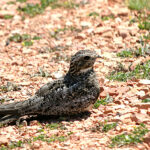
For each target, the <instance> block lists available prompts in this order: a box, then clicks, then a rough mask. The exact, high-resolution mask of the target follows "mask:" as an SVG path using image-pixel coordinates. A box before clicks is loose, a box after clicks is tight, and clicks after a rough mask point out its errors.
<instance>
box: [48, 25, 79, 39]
mask: <svg viewBox="0 0 150 150" xmlns="http://www.w3.org/2000/svg"><path fill="white" fill-rule="evenodd" d="M66 31H71V32H81V31H82V30H81V29H78V28H76V27H73V26H68V27H67V26H66V27H64V28H57V29H55V30H54V31H52V32H50V36H51V37H52V38H55V39H59V35H60V33H65V32H66Z"/></svg>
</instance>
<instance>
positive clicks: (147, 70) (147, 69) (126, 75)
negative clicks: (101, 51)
mask: <svg viewBox="0 0 150 150" xmlns="http://www.w3.org/2000/svg"><path fill="white" fill-rule="evenodd" d="M107 78H108V79H110V80H117V81H127V80H128V79H129V80H130V79H132V78H137V79H139V78H140V79H150V61H147V62H145V63H144V64H142V65H137V66H136V67H135V69H134V70H133V71H124V70H123V69H121V70H115V71H112V72H111V73H110V74H109V75H108V76H107Z"/></svg>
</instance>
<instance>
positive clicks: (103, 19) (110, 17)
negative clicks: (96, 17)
mask: <svg viewBox="0 0 150 150" xmlns="http://www.w3.org/2000/svg"><path fill="white" fill-rule="evenodd" d="M114 18H115V17H114V15H113V14H111V15H108V16H102V17H101V20H102V21H106V20H109V19H114Z"/></svg>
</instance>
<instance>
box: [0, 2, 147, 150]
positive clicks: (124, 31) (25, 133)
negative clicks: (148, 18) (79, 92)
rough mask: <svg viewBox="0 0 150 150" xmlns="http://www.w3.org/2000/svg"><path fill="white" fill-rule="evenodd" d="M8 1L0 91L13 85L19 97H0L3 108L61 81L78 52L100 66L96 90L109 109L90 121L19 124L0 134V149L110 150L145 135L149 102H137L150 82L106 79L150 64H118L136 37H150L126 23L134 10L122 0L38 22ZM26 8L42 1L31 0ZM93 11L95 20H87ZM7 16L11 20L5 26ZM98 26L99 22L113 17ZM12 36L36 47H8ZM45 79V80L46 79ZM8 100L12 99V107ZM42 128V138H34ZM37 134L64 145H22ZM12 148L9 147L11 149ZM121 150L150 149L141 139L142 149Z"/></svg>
mask: <svg viewBox="0 0 150 150" xmlns="http://www.w3.org/2000/svg"><path fill="white" fill-rule="evenodd" d="M9 1H10V0H1V1H0V86H2V85H6V84H8V82H11V83H14V84H16V85H18V86H19V87H20V90H17V91H12V90H11V91H8V92H0V97H1V98H5V99H7V100H8V101H7V102H8V103H9V102H12V101H13V100H15V101H22V100H26V99H27V98H29V97H31V96H32V95H34V93H35V92H36V90H37V89H38V88H40V87H41V86H42V85H44V84H45V83H47V82H49V81H52V80H55V79H57V78H59V77H60V76H62V75H64V74H65V73H66V72H67V70H68V67H69V59H70V56H71V55H73V54H74V53H75V52H77V51H78V50H81V49H91V50H96V51H97V53H98V54H100V55H102V57H103V59H101V60H99V61H97V62H96V64H95V71H96V72H97V75H98V78H99V83H100V86H101V93H100V98H105V97H106V95H107V94H109V95H110V96H112V97H113V102H112V103H109V104H107V105H100V106H99V108H98V109H94V108H93V109H92V110H91V111H90V112H91V114H90V115H88V114H84V115H81V116H77V117H72V118H71V119H69V120H67V119H65V118H61V119H60V118H59V119H56V118H53V119H52V118H49V119H45V120H44V121H43V120H42V121H41V120H40V119H39V120H38V119H37V120H36V119H32V120H31V121H29V122H26V121H23V123H22V125H21V126H19V127H18V126H16V125H9V126H6V127H1V128H0V145H1V147H3V146H2V145H4V146H5V148H6V147H7V148H8V145H10V144H11V143H12V142H18V141H19V140H20V141H23V143H22V145H21V147H19V146H18V147H17V146H16V147H15V148H14V149H22V150H23V149H24V150H26V149H41V150H42V149H43V150H46V149H49V150H54V149H56V150H59V149H61V150H69V149H72V150H107V149H112V148H110V147H109V145H110V143H111V138H112V137H114V136H116V135H119V134H122V133H128V132H130V131H132V130H133V129H134V127H136V126H138V125H139V124H140V123H144V124H145V125H146V127H147V128H148V129H150V103H141V101H140V99H143V98H147V97H150V90H149V88H150V83H147V82H146V83H145V82H144V80H141V79H136V80H132V81H131V80H130V81H127V82H118V81H110V80H108V79H107V78H106V76H107V75H108V73H109V72H111V71H112V70H113V68H114V67H115V66H116V64H117V62H123V63H125V64H128V62H132V63H133V67H134V64H137V63H138V62H142V61H145V60H150V57H149V56H147V57H146V58H145V57H139V58H126V59H121V58H119V57H117V56H116V53H117V52H119V51H121V50H123V49H124V48H125V47H135V46H136V45H138V44H139V43H138V42H137V41H138V40H139V37H140V36H141V35H142V34H145V33H147V31H145V30H139V28H138V23H134V24H130V23H129V22H130V20H131V18H133V17H134V16H135V15H136V12H134V11H131V10H130V9H128V7H127V6H126V5H125V3H124V1H123V0H82V1H80V0H78V1H76V2H77V3H80V6H79V7H78V8H73V9H66V8H56V9H52V8H51V7H47V8H46V9H45V10H44V12H43V13H42V14H39V15H36V16H35V17H28V16H27V15H25V18H24V17H22V14H21V13H20V12H19V11H18V10H17V8H18V7H19V6H22V5H24V3H20V2H16V3H15V4H8V2H9ZM28 2H30V3H33V2H34V3H36V2H37V3H38V2H39V1H38V0H36V1H33V0H28ZM92 12H97V13H98V15H95V16H89V14H90V13H92ZM6 14H11V15H13V18H12V19H4V16H5V15H6ZM112 14H113V17H112V18H109V19H108V20H105V21H104V20H102V19H101V17H103V16H110V15H112ZM15 33H19V34H29V35H31V36H32V37H33V36H39V37H41V38H40V39H39V40H33V41H32V42H33V45H32V46H24V43H23V42H14V41H10V43H9V44H8V45H6V42H7V41H8V38H9V37H10V36H12V35H13V34H15ZM43 74H44V75H43ZM10 99H11V100H10ZM106 120H107V122H108V123H112V122H117V127H116V128H114V129H111V130H109V131H108V132H106V133H105V132H102V131H98V130H96V131H93V130H92V129H93V128H95V127H96V126H97V124H99V122H105V121H106ZM48 123H61V124H62V125H63V126H64V127H65V129H60V128H57V129H54V130H50V129H48V128H46V124H48ZM40 129H43V130H42V132H39V130H40ZM40 134H42V135H43V134H45V135H47V136H48V137H51V136H53V135H55V136H64V137H65V138H66V140H64V141H60V140H55V141H52V142H47V141H44V140H40V139H39V140H35V141H32V142H30V143H29V142H26V141H28V140H29V139H32V138H33V137H37V136H39V135H40ZM8 149H9V148H8ZM113 149H116V150H119V149H122V150H123V149H124V150H140V149H142V150H148V149H150V134H149V133H147V134H146V135H145V136H144V141H143V142H142V143H137V144H130V145H125V146H122V147H115V148H113Z"/></svg>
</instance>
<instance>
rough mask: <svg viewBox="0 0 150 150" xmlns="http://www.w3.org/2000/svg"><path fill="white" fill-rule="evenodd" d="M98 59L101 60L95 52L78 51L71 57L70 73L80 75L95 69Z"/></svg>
mask: <svg viewBox="0 0 150 150" xmlns="http://www.w3.org/2000/svg"><path fill="white" fill-rule="evenodd" d="M96 58H100V56H99V55H98V54H97V53H96V52H95V51H91V50H80V51H78V52H77V53H76V54H75V55H73V56H72V57H71V62H70V69H69V72H70V73H71V74H80V73H84V72H87V71H88V70H91V69H93V65H94V63H95V60H96Z"/></svg>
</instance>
